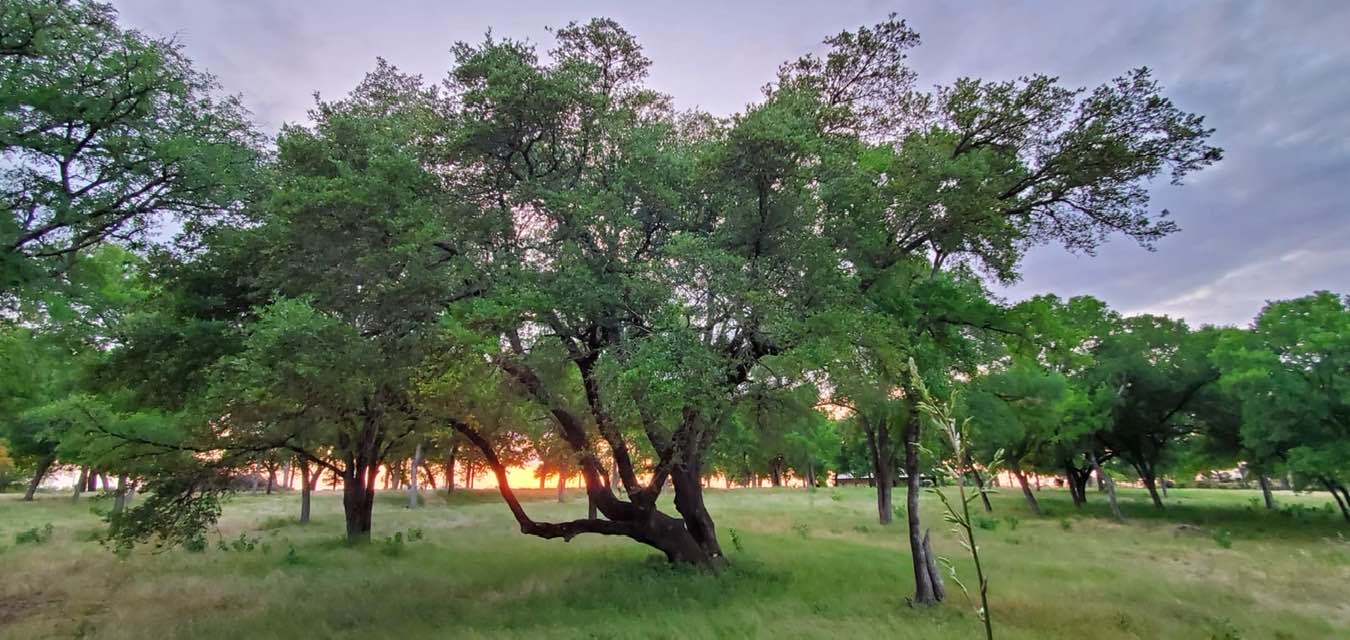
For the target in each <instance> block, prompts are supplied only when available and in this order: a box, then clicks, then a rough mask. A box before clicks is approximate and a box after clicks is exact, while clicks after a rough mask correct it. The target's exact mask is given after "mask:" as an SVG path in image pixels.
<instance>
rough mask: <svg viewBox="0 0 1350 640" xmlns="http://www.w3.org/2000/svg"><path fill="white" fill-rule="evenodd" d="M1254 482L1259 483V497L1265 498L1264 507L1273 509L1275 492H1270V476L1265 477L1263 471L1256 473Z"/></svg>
mask: <svg viewBox="0 0 1350 640" xmlns="http://www.w3.org/2000/svg"><path fill="white" fill-rule="evenodd" d="M1256 482H1257V483H1258V484H1260V485H1261V497H1263V498H1265V499H1266V508H1267V509H1272V510H1273V509H1274V508H1275V494H1273V493H1271V492H1270V478H1268V477H1266V474H1264V473H1262V474H1258V475H1257V476H1256Z"/></svg>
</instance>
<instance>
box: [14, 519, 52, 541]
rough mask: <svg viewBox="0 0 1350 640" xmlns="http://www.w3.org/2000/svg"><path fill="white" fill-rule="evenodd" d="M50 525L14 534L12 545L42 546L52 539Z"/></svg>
mask: <svg viewBox="0 0 1350 640" xmlns="http://www.w3.org/2000/svg"><path fill="white" fill-rule="evenodd" d="M52 531H53V529H52V523H50V522H48V523H47V524H44V525H42V526H41V527H33V528H32V529H25V530H23V531H20V532H18V533H16V534H14V544H42V543H44V542H46V541H48V540H51V539H52Z"/></svg>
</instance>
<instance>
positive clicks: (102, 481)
mask: <svg viewBox="0 0 1350 640" xmlns="http://www.w3.org/2000/svg"><path fill="white" fill-rule="evenodd" d="M98 484H99V486H100V487H102V488H103V490H104V491H107V490H108V473H107V472H105V471H100V472H98Z"/></svg>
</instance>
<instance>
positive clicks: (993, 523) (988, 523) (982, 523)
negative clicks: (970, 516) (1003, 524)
mask: <svg viewBox="0 0 1350 640" xmlns="http://www.w3.org/2000/svg"><path fill="white" fill-rule="evenodd" d="M975 526H977V527H979V528H981V529H984V530H985V531H996V530H998V520H995V519H993V518H985V517H978V516H977V517H976V518H975Z"/></svg>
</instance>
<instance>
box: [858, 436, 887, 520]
mask: <svg viewBox="0 0 1350 640" xmlns="http://www.w3.org/2000/svg"><path fill="white" fill-rule="evenodd" d="M864 432H865V433H866V435H867V449H868V453H870V454H871V457H872V460H871V462H872V482H871V484H872V486H874V487H875V488H876V490H877V522H879V523H881V524H883V525H885V524H890V523H891V514H892V513H893V512H894V510H895V507H894V502H893V498H892V495H893V493H894V489H895V463H894V461H895V453H894V445H893V444H892V443H891V433H890V427H889V426H888V425H887V424H886V423H885V422H884V421H881V422H872V421H870V420H868V421H867V422H866V423H864Z"/></svg>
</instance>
